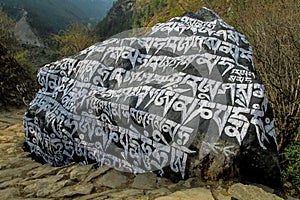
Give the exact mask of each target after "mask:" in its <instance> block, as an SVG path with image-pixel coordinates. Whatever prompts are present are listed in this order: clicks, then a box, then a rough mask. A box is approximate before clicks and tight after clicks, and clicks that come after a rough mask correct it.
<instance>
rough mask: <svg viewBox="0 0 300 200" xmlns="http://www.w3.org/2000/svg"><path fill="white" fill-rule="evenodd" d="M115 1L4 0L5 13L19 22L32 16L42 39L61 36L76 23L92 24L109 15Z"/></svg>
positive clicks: (0, 2) (31, 19)
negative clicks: (52, 35) (57, 34)
mask: <svg viewBox="0 0 300 200" xmlns="http://www.w3.org/2000/svg"><path fill="white" fill-rule="evenodd" d="M113 1H114V0H47V1H46V0H26V1H24V0H0V4H1V5H2V7H3V9H4V11H5V12H6V13H8V14H9V16H10V17H11V18H13V19H15V20H16V21H17V20H19V19H20V18H21V17H22V16H23V13H24V10H25V11H26V12H27V13H28V15H27V19H28V22H29V24H30V25H31V26H32V27H33V28H34V29H35V30H36V32H38V35H39V36H41V37H47V36H48V35H49V34H51V33H57V32H58V31H59V30H62V29H65V28H66V27H67V26H68V25H70V24H72V23H89V22H91V21H90V19H94V18H96V17H97V13H98V14H99V17H98V18H97V19H98V20H99V19H100V18H101V17H103V15H105V13H106V11H107V10H108V9H109V7H110V6H111V5H112V2H113Z"/></svg>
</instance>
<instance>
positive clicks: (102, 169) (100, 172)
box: [84, 166, 111, 182]
mask: <svg viewBox="0 0 300 200" xmlns="http://www.w3.org/2000/svg"><path fill="white" fill-rule="evenodd" d="M110 169H111V168H109V167H107V166H102V167H100V168H98V169H92V170H91V173H90V174H89V175H88V176H87V177H86V178H85V180H84V181H86V182H90V181H91V180H93V179H95V178H97V177H99V176H101V175H103V174H105V173H106V172H108V171H109V170H110Z"/></svg>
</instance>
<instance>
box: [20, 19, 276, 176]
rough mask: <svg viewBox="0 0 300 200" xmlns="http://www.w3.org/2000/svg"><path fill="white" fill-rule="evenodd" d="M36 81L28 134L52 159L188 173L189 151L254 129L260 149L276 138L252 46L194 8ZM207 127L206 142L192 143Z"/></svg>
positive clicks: (46, 71) (52, 68) (49, 68)
mask: <svg viewBox="0 0 300 200" xmlns="http://www.w3.org/2000/svg"><path fill="white" fill-rule="evenodd" d="M38 83H39V85H40V90H39V91H38V92H37V95H36V97H35V99H34V100H33V101H32V102H31V103H30V106H29V108H28V111H27V113H26V114H25V116H24V126H25V132H26V143H27V144H28V146H29V147H30V151H31V152H32V153H34V154H35V155H36V156H38V157H40V158H42V159H43V160H45V161H46V162H48V163H50V164H52V165H54V166H61V165H67V164H69V163H71V162H74V161H75V162H79V163H81V164H89V163H98V164H99V165H100V166H102V165H109V166H113V167H115V168H118V169H120V170H124V171H129V172H133V173H143V172H147V171H159V173H160V174H163V173H164V168H165V167H169V168H170V169H171V170H172V171H173V172H174V173H180V174H181V176H182V177H184V176H185V170H186V163H187V159H188V156H189V155H191V154H193V155H195V154H197V155H199V159H201V158H203V157H204V156H206V155H207V154H209V153H210V152H211V151H217V152H220V153H222V154H224V155H225V156H229V155H234V154H235V152H234V150H232V148H233V146H230V145H229V146H227V147H222V148H221V147H219V146H218V140H225V141H226V140H228V141H230V142H231V143H234V144H237V145H241V144H242V143H243V141H244V139H245V138H246V137H247V135H248V134H250V133H249V132H250V131H251V132H252V133H251V134H252V135H255V137H256V138H257V141H258V143H259V145H260V147H261V148H262V149H267V148H268V145H269V143H276V138H275V129H274V119H273V117H272V116H268V115H267V114H266V113H268V109H270V108H269V104H268V101H267V98H266V96H265V88H264V86H263V84H262V83H261V81H260V79H259V78H258V77H257V75H256V72H255V70H254V65H253V58H252V50H251V46H250V45H249V43H248V41H247V39H246V38H245V36H244V35H242V34H240V33H238V32H236V31H235V30H234V29H233V27H231V26H229V25H227V24H226V23H225V22H224V21H223V20H222V19H220V18H216V19H213V20H211V21H202V20H200V19H198V18H195V17H193V16H192V15H186V16H183V17H175V18H173V19H171V20H170V21H169V22H166V23H160V24H157V25H156V26H154V27H153V28H152V29H151V30H150V31H148V32H147V33H145V34H143V35H142V36H139V37H113V38H111V39H108V40H106V41H104V42H101V43H97V44H95V45H93V46H91V47H89V48H87V49H85V50H83V51H82V52H80V53H79V54H78V55H76V56H73V57H69V58H65V59H63V60H61V61H57V62H54V63H51V64H47V65H45V66H44V67H43V68H41V69H40V71H39V73H38ZM199 134H201V135H203V138H204V139H203V141H202V146H201V148H200V149H199V150H195V149H191V148H190V146H191V145H192V143H193V142H194V140H195V138H196V137H197V135H199Z"/></svg>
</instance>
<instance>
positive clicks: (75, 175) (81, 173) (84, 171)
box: [70, 165, 92, 181]
mask: <svg viewBox="0 0 300 200" xmlns="http://www.w3.org/2000/svg"><path fill="white" fill-rule="evenodd" d="M91 168H92V165H86V166H78V167H76V168H74V169H73V170H72V171H71V173H70V179H71V180H76V181H82V180H84V179H85V178H86V177H87V175H88V173H89V172H90V170H91Z"/></svg>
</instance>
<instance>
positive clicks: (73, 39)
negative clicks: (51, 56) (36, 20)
mask: <svg viewBox="0 0 300 200" xmlns="http://www.w3.org/2000/svg"><path fill="white" fill-rule="evenodd" d="M52 39H53V40H54V41H56V42H57V48H58V49H59V50H58V54H59V55H61V56H62V57H64V56H70V55H72V54H76V53H78V52H79V51H81V50H83V49H85V48H87V47H88V46H90V45H92V44H93V43H95V42H96V37H95V36H94V35H93V34H91V31H90V29H89V27H88V26H84V25H82V24H72V25H71V26H70V27H69V29H67V30H66V31H61V33H60V34H53V35H52Z"/></svg>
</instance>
